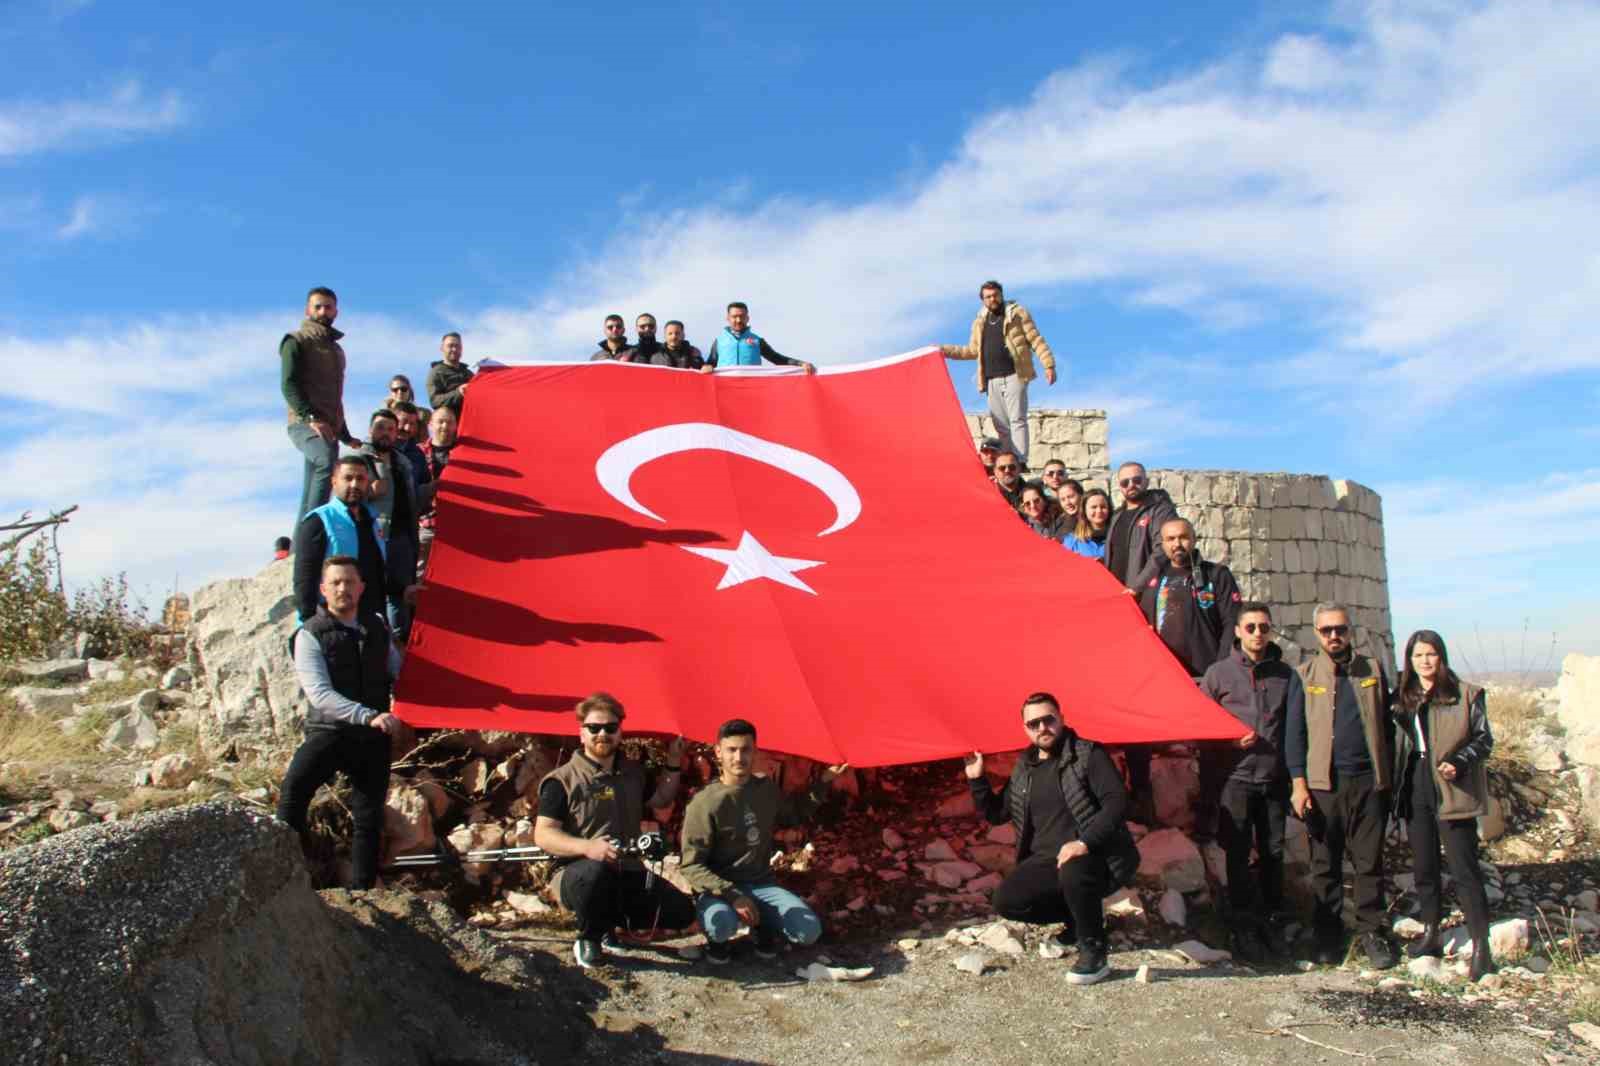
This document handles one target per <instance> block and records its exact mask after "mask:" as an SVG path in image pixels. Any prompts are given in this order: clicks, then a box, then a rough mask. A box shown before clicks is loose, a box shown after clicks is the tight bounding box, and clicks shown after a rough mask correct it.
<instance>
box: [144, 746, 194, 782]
mask: <svg viewBox="0 0 1600 1066" xmlns="http://www.w3.org/2000/svg"><path fill="white" fill-rule="evenodd" d="M199 775H200V768H199V767H198V766H196V765H195V763H194V760H193V759H191V758H189V756H187V755H185V754H183V752H181V751H179V752H173V753H172V754H171V755H163V756H161V758H159V759H157V760H156V761H155V762H153V763H151V764H150V784H151V785H153V786H154V787H156V788H187V787H188V786H189V785H190V784H192V783H193V782H194V780H195V778H196V777H198V776H199Z"/></svg>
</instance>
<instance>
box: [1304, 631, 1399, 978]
mask: <svg viewBox="0 0 1600 1066" xmlns="http://www.w3.org/2000/svg"><path fill="white" fill-rule="evenodd" d="M1311 624H1312V625H1313V626H1314V627H1315V628H1316V631H1317V641H1318V643H1320V644H1321V645H1322V650H1321V651H1320V652H1319V653H1318V654H1317V655H1315V656H1313V657H1312V658H1310V659H1308V660H1306V661H1305V662H1303V663H1301V664H1300V666H1299V667H1298V668H1297V669H1298V671H1299V674H1300V680H1301V682H1302V684H1303V686H1304V688H1305V703H1304V707H1303V709H1302V710H1300V711H1299V713H1296V711H1295V709H1294V708H1293V707H1291V708H1290V710H1289V716H1288V720H1287V722H1286V724H1285V725H1286V728H1285V738H1284V760H1285V762H1287V764H1288V767H1289V778H1290V780H1291V782H1292V793H1291V795H1290V797H1289V804H1290V807H1291V808H1292V809H1293V810H1294V813H1295V814H1296V815H1297V816H1298V817H1300V818H1303V819H1304V820H1305V823H1306V829H1307V831H1308V832H1309V834H1310V837H1311V877H1312V882H1313V889H1312V891H1313V895H1314V897H1315V901H1316V902H1315V904H1314V910H1313V931H1314V933H1315V935H1316V939H1317V943H1316V954H1315V959H1316V961H1317V962H1320V963H1326V964H1330V965H1337V964H1338V963H1341V962H1343V961H1344V958H1345V943H1344V918H1343V908H1344V856H1345V850H1346V849H1347V848H1348V849H1349V852H1350V862H1351V865H1352V866H1354V867H1355V872H1356V877H1355V907H1356V913H1355V931H1356V934H1357V935H1358V936H1359V937H1360V938H1361V947H1362V949H1363V950H1364V951H1365V952H1366V954H1367V959H1368V961H1369V962H1370V963H1371V964H1372V966H1373V967H1374V968H1375V969H1379V970H1386V969H1388V968H1389V967H1391V966H1393V965H1394V964H1395V953H1394V948H1393V947H1392V946H1391V945H1390V944H1389V941H1388V938H1387V937H1386V936H1385V933H1384V920H1383V919H1384V904H1383V835H1384V828H1385V826H1386V824H1387V822H1388V819H1389V789H1390V774H1391V771H1392V767H1393V764H1394V739H1393V719H1392V718H1391V716H1390V710H1389V686H1388V684H1387V683H1386V682H1385V680H1384V675H1383V670H1382V668H1381V667H1380V666H1379V665H1378V664H1377V663H1376V662H1374V661H1373V660H1372V659H1370V658H1368V657H1367V656H1365V655H1357V654H1356V651H1355V647H1354V644H1353V643H1352V641H1351V632H1350V612H1349V610H1347V609H1346V608H1345V607H1344V606H1343V605H1341V604H1337V603H1319V604H1317V607H1316V610H1315V611H1313V612H1312V621H1311Z"/></svg>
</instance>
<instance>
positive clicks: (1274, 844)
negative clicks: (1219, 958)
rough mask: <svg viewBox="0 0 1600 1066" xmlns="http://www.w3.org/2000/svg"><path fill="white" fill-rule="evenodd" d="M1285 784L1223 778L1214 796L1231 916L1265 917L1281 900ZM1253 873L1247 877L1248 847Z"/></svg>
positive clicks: (1248, 866) (1285, 809)
mask: <svg viewBox="0 0 1600 1066" xmlns="http://www.w3.org/2000/svg"><path fill="white" fill-rule="evenodd" d="M1288 792H1289V789H1288V784H1287V783H1286V782H1282V781H1280V782H1274V783H1268V784H1257V783H1254V782H1250V781H1236V780H1234V779H1232V778H1229V779H1228V780H1227V781H1225V782H1224V783H1223V785H1222V794H1221V796H1220V797H1219V799H1218V808H1219V809H1218V813H1217V842H1218V843H1219V844H1221V845H1222V849H1223V852H1224V853H1225V854H1226V855H1227V860H1228V863H1227V864H1228V905H1229V907H1230V908H1232V910H1233V913H1234V916H1235V917H1242V916H1244V915H1246V914H1252V913H1253V914H1256V915H1257V916H1259V917H1262V918H1265V917H1266V916H1267V915H1269V914H1271V913H1272V912H1273V911H1276V910H1277V909H1278V908H1279V906H1281V905H1282V903H1283V828H1284V825H1285V819H1286V817H1287V816H1288V813H1289V795H1288ZM1252 847H1254V848H1255V850H1256V860H1257V865H1256V876H1255V878H1254V879H1252V878H1251V876H1250V849H1251V848H1252Z"/></svg>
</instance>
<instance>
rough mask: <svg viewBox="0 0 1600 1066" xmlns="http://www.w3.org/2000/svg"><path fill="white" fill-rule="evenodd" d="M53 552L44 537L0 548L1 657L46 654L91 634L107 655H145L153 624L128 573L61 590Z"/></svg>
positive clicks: (11, 658) (0, 659) (151, 640)
mask: <svg viewBox="0 0 1600 1066" xmlns="http://www.w3.org/2000/svg"><path fill="white" fill-rule="evenodd" d="M59 577H60V575H59V573H58V571H57V568H56V562H55V557H54V555H53V554H52V553H51V551H50V548H49V547H48V546H47V545H46V544H45V542H44V541H43V540H38V539H35V540H34V541H33V542H32V543H31V545H29V546H28V547H27V549H26V550H24V549H23V547H22V546H20V545H18V546H14V547H12V548H10V549H8V550H7V551H5V552H4V553H0V662H14V661H16V660H18V659H44V658H48V657H49V656H50V654H51V652H52V651H53V650H54V649H55V647H56V646H57V645H59V644H60V643H62V641H64V640H66V639H68V638H70V637H72V636H74V635H75V634H78V633H88V634H89V635H90V636H91V637H92V638H94V641H95V643H96V644H98V645H99V646H100V650H101V654H102V655H103V656H104V657H106V658H116V657H117V656H121V655H132V656H135V657H146V656H148V655H149V654H150V652H151V649H152V645H153V644H154V638H155V629H154V627H153V626H152V625H151V624H150V620H149V618H148V617H147V616H146V613H145V607H144V604H142V603H140V602H139V600H138V597H136V596H135V595H134V594H133V591H132V590H131V589H129V587H128V577H127V575H126V574H118V575H117V576H116V577H105V578H101V579H100V580H99V581H96V582H94V583H93V584H90V585H87V586H85V587H83V588H80V589H78V590H77V591H75V592H74V593H73V594H72V598H71V600H68V599H67V597H66V596H64V595H62V593H61V592H60V591H59V590H58V589H57V583H58V580H59Z"/></svg>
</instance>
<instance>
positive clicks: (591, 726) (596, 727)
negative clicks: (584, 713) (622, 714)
mask: <svg viewBox="0 0 1600 1066" xmlns="http://www.w3.org/2000/svg"><path fill="white" fill-rule="evenodd" d="M583 728H585V729H587V730H588V731H589V735H590V736H595V737H597V736H599V735H600V734H601V733H615V732H616V731H617V730H619V729H621V728H622V723H621V722H585V723H583Z"/></svg>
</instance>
